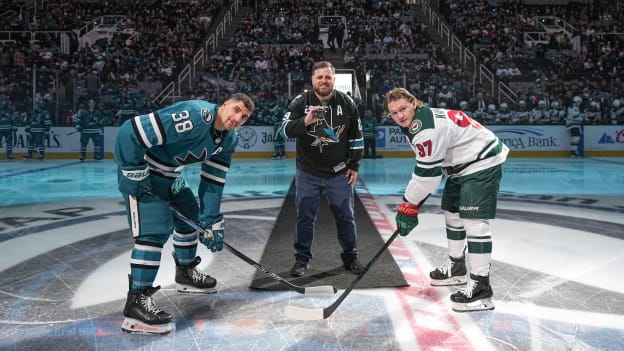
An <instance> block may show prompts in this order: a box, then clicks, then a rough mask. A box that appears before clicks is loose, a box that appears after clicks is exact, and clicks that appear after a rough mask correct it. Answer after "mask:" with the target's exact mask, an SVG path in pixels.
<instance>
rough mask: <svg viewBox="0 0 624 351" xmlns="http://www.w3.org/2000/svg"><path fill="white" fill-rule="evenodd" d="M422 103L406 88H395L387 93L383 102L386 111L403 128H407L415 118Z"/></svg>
mask: <svg viewBox="0 0 624 351" xmlns="http://www.w3.org/2000/svg"><path fill="white" fill-rule="evenodd" d="M422 105H423V103H422V101H420V100H418V99H416V97H415V96H414V95H412V93H410V92H409V91H407V89H404V88H395V89H392V90H390V91H389V92H387V93H386V96H385V98H384V102H383V109H384V111H385V112H386V113H387V114H388V116H390V118H392V120H393V121H394V122H395V123H396V124H398V125H399V126H401V127H407V126H408V125H409V124H410V123H411V122H412V119H413V118H414V115H415V114H416V110H418V109H419V108H421V107H422Z"/></svg>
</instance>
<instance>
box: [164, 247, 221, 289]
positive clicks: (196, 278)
mask: <svg viewBox="0 0 624 351" xmlns="http://www.w3.org/2000/svg"><path fill="white" fill-rule="evenodd" d="M173 258H174V260H175V262H176V275H175V281H176V290H178V291H179V292H197V293H204V294H212V293H215V292H217V290H216V289H215V286H217V280H216V279H214V278H212V277H211V276H209V275H208V274H205V273H203V272H200V271H199V270H197V269H196V268H195V267H196V266H197V265H198V264H199V262H201V258H200V257H199V256H198V257H195V260H194V261H193V263H192V264H191V265H190V266H189V267H181V266H179V265H178V257H177V256H176V254H175V253H174V254H173Z"/></svg>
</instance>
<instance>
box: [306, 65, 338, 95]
mask: <svg viewBox="0 0 624 351" xmlns="http://www.w3.org/2000/svg"><path fill="white" fill-rule="evenodd" d="M335 81H336V75H335V74H334V71H333V70H332V68H331V67H320V68H317V69H315V70H314V72H313V73H312V88H313V89H314V93H315V94H316V95H317V96H318V97H319V99H321V100H324V98H329V97H330V96H331V94H332V92H333V91H334V83H335Z"/></svg>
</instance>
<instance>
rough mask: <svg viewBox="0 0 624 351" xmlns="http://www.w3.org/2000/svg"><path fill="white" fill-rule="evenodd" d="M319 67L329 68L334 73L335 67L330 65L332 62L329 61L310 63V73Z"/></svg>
mask: <svg viewBox="0 0 624 351" xmlns="http://www.w3.org/2000/svg"><path fill="white" fill-rule="evenodd" d="M321 68H329V69H331V71H332V74H336V67H334V65H332V63H331V62H329V61H318V62H315V63H314V65H312V73H314V71H316V70H317V69H321Z"/></svg>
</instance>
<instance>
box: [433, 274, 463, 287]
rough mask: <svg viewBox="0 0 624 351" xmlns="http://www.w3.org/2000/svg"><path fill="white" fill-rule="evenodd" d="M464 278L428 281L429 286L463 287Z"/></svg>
mask: <svg viewBox="0 0 624 351" xmlns="http://www.w3.org/2000/svg"><path fill="white" fill-rule="evenodd" d="M466 282H467V279H466V277H465V276H464V277H452V278H448V279H444V280H435V279H429V284H431V286H453V285H464V284H466Z"/></svg>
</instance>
